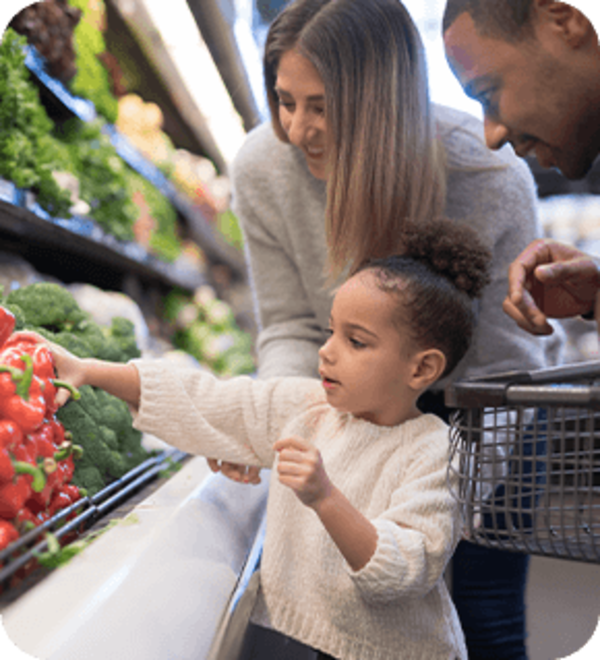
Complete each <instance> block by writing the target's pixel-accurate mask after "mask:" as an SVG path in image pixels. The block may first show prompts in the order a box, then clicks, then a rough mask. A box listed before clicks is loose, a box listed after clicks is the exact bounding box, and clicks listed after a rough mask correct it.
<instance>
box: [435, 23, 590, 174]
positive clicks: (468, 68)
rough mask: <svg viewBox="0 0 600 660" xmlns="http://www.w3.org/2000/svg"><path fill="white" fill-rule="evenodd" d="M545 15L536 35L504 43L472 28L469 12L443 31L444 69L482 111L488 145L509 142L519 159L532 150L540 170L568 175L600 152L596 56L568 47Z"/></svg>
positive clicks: (584, 171)
mask: <svg viewBox="0 0 600 660" xmlns="http://www.w3.org/2000/svg"><path fill="white" fill-rule="evenodd" d="M555 27H556V26H553V24H552V22H551V20H549V19H547V18H546V17H544V20H540V21H536V23H535V35H533V36H530V37H525V39H524V40H522V41H519V42H515V43H510V42H507V41H503V40H501V39H497V38H492V37H488V36H483V35H481V34H479V33H478V32H477V29H476V27H475V24H474V22H473V19H472V18H471V16H470V15H469V14H468V13H466V12H465V13H463V14H462V15H460V16H459V17H458V18H457V20H456V21H455V22H454V23H453V25H452V26H451V27H450V28H449V29H448V30H447V31H446V33H445V35H444V43H445V47H446V55H447V58H448V61H449V63H450V66H451V68H452V70H453V72H454V74H455V75H456V77H457V78H458V80H459V81H460V83H461V85H462V87H463V89H464V90H465V92H466V94H468V95H469V96H471V97H472V98H474V99H475V100H477V101H479V102H480V103H481V104H482V106H483V110H484V124H485V138H486V142H487V145H488V147H489V148H490V149H499V148H501V147H502V146H503V145H504V144H506V143H507V142H510V143H511V144H512V146H513V147H514V149H515V151H516V153H517V154H518V155H519V156H525V155H527V154H529V153H535V155H536V157H537V159H538V162H539V163H540V165H541V166H542V167H556V168H558V169H559V170H561V171H562V173H563V174H564V175H565V176H566V177H568V178H570V179H579V178H582V177H583V176H585V175H586V174H587V172H588V171H589V169H590V168H591V166H592V163H593V161H594V159H595V158H596V156H597V155H598V152H599V151H600V98H597V97H596V96H595V92H594V85H593V84H592V83H591V80H593V78H591V77H590V72H592V73H594V72H595V77H596V79H598V76H599V75H600V73H599V68H600V57H599V56H598V53H597V51H596V57H595V58H594V57H592V59H591V60H590V53H591V50H590V49H587V50H586V51H585V54H584V52H583V50H581V49H574V48H572V46H571V43H570V42H569V41H568V40H567V39H565V38H564V36H563V35H562V34H561V32H560V30H559V29H553V28H555ZM583 58H585V59H583Z"/></svg>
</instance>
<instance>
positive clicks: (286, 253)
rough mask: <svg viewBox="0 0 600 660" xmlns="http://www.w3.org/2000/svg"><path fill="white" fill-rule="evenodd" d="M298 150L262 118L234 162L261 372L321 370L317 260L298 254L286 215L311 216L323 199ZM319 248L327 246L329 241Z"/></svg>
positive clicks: (235, 200)
mask: <svg viewBox="0 0 600 660" xmlns="http://www.w3.org/2000/svg"><path fill="white" fill-rule="evenodd" d="M267 147H270V148H269V153H265V150H266V149H267ZM287 149H288V150H289V149H290V147H289V146H288V147H287ZM293 156H294V155H293V154H290V153H287V152H286V151H285V146H283V145H279V144H277V143H276V139H275V138H273V137H272V136H270V135H269V134H268V133H267V127H265V126H262V127H259V128H258V129H257V130H256V131H255V133H254V134H251V135H250V136H249V138H248V140H247V142H246V143H245V145H244V146H243V147H242V149H241V150H240V152H239V153H238V155H237V157H236V159H235V161H234V163H233V166H232V170H231V175H232V183H233V209H234V211H235V213H236V215H237V217H238V218H239V220H240V225H241V228H242V231H243V235H244V249H245V256H246V263H247V267H248V272H249V280H250V286H251V290H252V294H253V298H254V308H255V317H256V319H257V324H258V330H259V333H258V337H257V342H256V350H257V355H258V373H259V376H260V378H270V377H272V376H308V377H316V375H317V365H318V358H317V351H318V348H319V346H320V345H321V344H322V343H323V340H324V335H323V328H322V327H321V324H320V323H319V322H318V320H317V318H316V315H315V310H314V305H313V303H312V301H311V300H310V295H309V292H308V291H307V289H306V281H305V274H306V272H308V270H307V269H309V268H312V269H313V270H314V268H315V263H313V264H306V266H305V268H304V269H302V268H300V267H299V264H298V263H297V260H298V254H302V253H303V252H304V249H303V248H300V249H297V248H298V246H296V245H294V238H293V237H292V236H290V234H289V232H288V231H287V226H286V221H287V220H286V218H289V219H291V218H294V219H297V222H304V223H305V222H306V218H307V217H308V216H309V215H313V213H314V211H313V209H317V213H318V212H319V210H321V205H320V202H319V199H318V195H317V196H315V194H314V193H313V192H312V191H311V190H310V186H311V184H312V182H310V180H308V179H306V176H303V172H302V170H301V168H300V164H298V163H295V162H294V157H293ZM296 170H297V171H296ZM305 188H307V190H304V189H305ZM286 191H289V194H286ZM289 221H291V220H289ZM319 222H320V223H321V224H322V225H323V226H324V217H321V216H319ZM307 232H308V234H310V233H311V232H310V231H309V228H307ZM313 239H314V237H312V236H311V235H307V236H306V240H313ZM316 240H317V241H318V239H316ZM318 249H319V250H324V249H325V245H324V243H323V244H322V245H318ZM318 262H319V260H316V263H318ZM316 268H317V270H318V268H319V266H316Z"/></svg>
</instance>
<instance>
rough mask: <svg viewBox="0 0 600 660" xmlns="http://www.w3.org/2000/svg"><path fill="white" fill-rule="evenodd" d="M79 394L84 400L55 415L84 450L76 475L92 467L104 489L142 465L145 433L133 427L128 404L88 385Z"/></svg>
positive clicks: (73, 403) (66, 406) (69, 405)
mask: <svg viewBox="0 0 600 660" xmlns="http://www.w3.org/2000/svg"><path fill="white" fill-rule="evenodd" d="M79 393H80V394H81V398H80V399H79V400H77V401H70V402H69V403H68V404H67V405H65V406H63V407H62V408H60V409H59V410H58V411H57V413H56V416H57V417H58V419H59V420H60V421H61V422H62V424H63V426H64V427H65V429H66V430H67V431H70V432H71V433H72V434H73V441H74V442H75V444H78V445H81V447H82V448H83V457H82V458H81V459H80V460H78V461H76V463H75V473H74V474H75V476H78V475H79V474H80V473H81V472H82V471H84V475H85V474H87V469H88V468H89V467H92V466H93V467H94V468H96V470H97V471H98V474H99V475H100V477H101V478H102V483H103V486H104V485H106V484H107V483H109V482H110V481H112V480H113V479H118V478H119V477H122V476H123V475H124V474H125V473H126V472H128V471H129V470H131V469H132V468H134V467H135V466H136V465H139V464H140V463H141V462H143V461H144V460H145V459H146V458H147V457H148V452H147V451H146V450H145V449H144V448H143V447H142V445H141V438H142V434H141V433H140V432H139V431H138V430H136V429H134V428H133V426H132V420H131V413H130V412H129V408H128V407H127V404H125V403H124V402H123V401H121V400H120V399H117V398H116V397H114V396H112V395H110V394H108V393H107V392H105V391H104V390H100V389H97V388H93V387H90V386H89V385H82V386H81V387H80V388H79ZM83 478H84V477H80V479H83ZM94 479H96V475H94ZM82 485H83V486H84V487H86V488H87V486H86V485H85V484H82Z"/></svg>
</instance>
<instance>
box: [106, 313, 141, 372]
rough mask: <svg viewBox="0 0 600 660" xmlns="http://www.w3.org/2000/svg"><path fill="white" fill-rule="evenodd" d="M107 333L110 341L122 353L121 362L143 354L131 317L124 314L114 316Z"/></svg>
mask: <svg viewBox="0 0 600 660" xmlns="http://www.w3.org/2000/svg"><path fill="white" fill-rule="evenodd" d="M106 335H107V338H108V340H109V342H110V343H111V344H112V345H113V346H114V347H115V348H116V350H117V351H118V354H119V355H120V359H119V362H128V361H129V360H133V359H134V358H138V357H140V355H141V354H142V353H141V351H140V349H139V348H138V345H137V340H136V337H135V326H134V325H133V322H132V321H130V320H129V319H126V318H124V317H122V316H115V317H113V319H112V322H111V325H110V328H107V331H106ZM107 359H108V358H107Z"/></svg>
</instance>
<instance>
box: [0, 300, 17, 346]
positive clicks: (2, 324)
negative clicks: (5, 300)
mask: <svg viewBox="0 0 600 660" xmlns="http://www.w3.org/2000/svg"><path fill="white" fill-rule="evenodd" d="M14 329H15V315H14V314H13V313H12V312H11V311H10V310H8V309H6V307H0V347H1V346H2V345H3V344H4V342H5V341H6V340H7V339H8V338H9V337H10V336H11V334H12V333H13V330H14Z"/></svg>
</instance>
